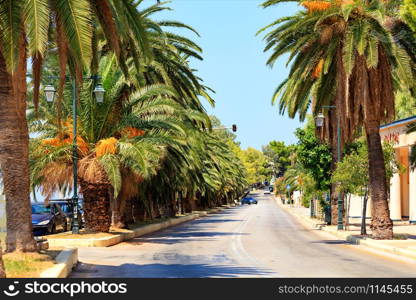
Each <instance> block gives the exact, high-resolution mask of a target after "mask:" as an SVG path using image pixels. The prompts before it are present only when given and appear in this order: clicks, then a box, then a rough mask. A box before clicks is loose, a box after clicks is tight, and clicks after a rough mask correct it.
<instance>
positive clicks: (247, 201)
mask: <svg viewBox="0 0 416 300" xmlns="http://www.w3.org/2000/svg"><path fill="white" fill-rule="evenodd" d="M241 204H248V205H250V204H257V200H256V199H254V198H253V197H245V198H243V199H242V200H241Z"/></svg>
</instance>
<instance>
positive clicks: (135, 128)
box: [29, 57, 184, 232]
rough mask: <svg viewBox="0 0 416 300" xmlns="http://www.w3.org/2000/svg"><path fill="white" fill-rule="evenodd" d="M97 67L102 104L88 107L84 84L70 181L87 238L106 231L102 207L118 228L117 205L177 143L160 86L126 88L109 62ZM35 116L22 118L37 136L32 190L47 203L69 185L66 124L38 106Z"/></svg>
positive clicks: (167, 95) (173, 108)
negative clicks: (79, 198)
mask: <svg viewBox="0 0 416 300" xmlns="http://www.w3.org/2000/svg"><path fill="white" fill-rule="evenodd" d="M100 68H101V70H106V72H102V73H103V74H104V76H103V86H104V87H105V89H106V90H107V91H108V92H107V93H106V95H105V100H104V103H103V104H102V105H100V106H94V105H93V101H94V100H93V98H92V93H91V91H92V85H91V84H85V86H84V92H83V93H82V95H81V99H80V105H79V112H80V113H79V116H80V117H79V123H80V125H79V127H80V128H79V129H78V130H79V132H80V137H79V139H78V147H79V156H80V161H79V173H78V175H79V184H80V192H81V193H82V195H83V197H84V209H85V219H86V229H87V230H88V231H93V232H97V231H101V232H107V231H108V230H109V228H110V224H111V215H110V203H114V208H113V224H114V225H116V226H121V225H120V224H119V223H120V219H121V216H120V214H121V212H120V206H121V204H124V202H125V201H126V200H127V199H131V198H132V197H134V196H136V195H137V194H138V186H139V183H140V182H141V181H143V180H144V179H146V178H148V177H149V176H151V175H153V174H155V173H156V171H157V169H158V168H159V163H160V160H161V158H163V156H164V155H165V151H166V146H167V145H176V144H180V143H181V140H183V136H182V135H183V133H182V131H183V130H182V128H181V124H180V117H181V116H182V115H183V114H184V111H183V110H182V108H181V107H180V106H179V105H178V104H176V103H175V102H174V101H173V100H171V97H174V96H175V95H176V94H175V92H174V91H172V90H171V89H169V87H167V86H162V85H152V86H147V87H143V88H140V89H135V90H133V89H132V87H129V85H128V82H127V81H126V80H125V79H124V77H123V75H122V73H121V72H120V71H119V70H118V68H116V66H115V64H114V59H112V58H111V57H110V58H103V59H102V63H101V67H100ZM120 99H123V100H122V101H120ZM67 102H68V101H67ZM63 108H64V109H63V116H64V117H65V118H70V116H71V113H72V112H71V108H70V105H69V102H68V103H64V107H63ZM40 112H41V113H42V114H41V119H36V118H35V116H34V115H31V116H30V117H29V118H30V119H31V121H32V122H31V129H32V130H33V131H34V132H37V134H40V136H39V137H38V138H35V139H32V142H31V144H32V145H31V149H32V152H31V166H32V168H31V174H32V175H31V177H32V185H33V187H36V186H40V187H41V189H42V192H43V193H44V194H45V195H46V196H47V197H50V196H51V195H52V193H53V192H55V191H57V190H62V189H64V190H67V189H69V188H70V187H71V182H72V181H71V180H72V173H71V170H72V158H71V153H70V148H71V140H72V137H71V135H72V134H71V131H72V128H71V126H72V125H71V122H70V121H68V122H64V124H63V127H62V128H60V127H59V126H58V122H57V119H56V117H55V116H54V115H53V113H52V112H51V111H50V108H49V110H48V107H47V106H46V105H44V106H43V109H42V110H41V111H40ZM32 118H33V120H32ZM49 118H50V119H49ZM52 174H54V175H52ZM51 175H52V176H51Z"/></svg>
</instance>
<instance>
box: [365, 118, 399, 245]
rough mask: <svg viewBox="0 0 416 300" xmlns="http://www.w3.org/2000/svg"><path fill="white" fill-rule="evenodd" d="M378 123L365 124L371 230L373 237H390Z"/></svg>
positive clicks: (391, 226) (391, 231)
mask: <svg viewBox="0 0 416 300" xmlns="http://www.w3.org/2000/svg"><path fill="white" fill-rule="evenodd" d="M379 127H380V123H379V122H376V121H372V122H368V123H367V124H366V126H365V131H366V136H367V143H368V164H369V165H368V167H369V177H370V195H371V202H372V206H371V215H372V218H371V226H370V228H371V231H372V234H373V238H375V239H392V238H393V222H392V221H391V219H390V210H389V205H388V202H387V183H386V170H385V166H384V155H383V149H382V147H381V139H380V133H379V130H380V129H379Z"/></svg>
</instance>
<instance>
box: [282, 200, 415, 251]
mask: <svg viewBox="0 0 416 300" xmlns="http://www.w3.org/2000/svg"><path fill="white" fill-rule="evenodd" d="M274 198H275V200H276V203H277V205H278V206H279V207H281V208H282V209H284V210H285V211H286V212H288V213H289V214H290V215H292V216H294V217H296V219H298V220H299V221H300V222H301V223H303V225H304V226H305V223H308V225H310V226H312V227H313V228H314V229H319V230H321V231H325V232H327V233H330V234H331V235H333V236H334V237H336V238H338V239H341V240H345V241H347V242H349V243H351V244H354V245H360V246H364V247H367V248H370V249H373V250H378V251H382V252H386V253H389V254H394V255H397V256H402V257H405V258H410V259H416V251H415V250H408V249H406V248H400V247H392V246H388V245H383V244H380V242H378V241H376V240H373V239H369V238H363V237H358V236H353V235H349V234H347V233H345V232H340V231H336V230H333V229H332V228H328V227H326V226H324V225H322V224H317V223H316V222H315V221H314V220H312V219H310V218H309V217H306V216H301V215H298V214H295V213H293V212H292V211H291V210H290V209H289V208H287V207H285V206H284V205H282V204H281V203H279V201H278V199H277V198H276V197H274ZM410 248H412V247H410ZM413 248H414V247H413ZM413 248H412V249H413Z"/></svg>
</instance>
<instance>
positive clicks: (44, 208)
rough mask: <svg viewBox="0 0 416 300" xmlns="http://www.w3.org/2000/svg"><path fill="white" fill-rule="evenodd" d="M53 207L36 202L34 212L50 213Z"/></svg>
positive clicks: (33, 207)
mask: <svg viewBox="0 0 416 300" xmlns="http://www.w3.org/2000/svg"><path fill="white" fill-rule="evenodd" d="M50 213H51V207H50V206H45V205H41V204H34V205H32V214H50Z"/></svg>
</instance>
